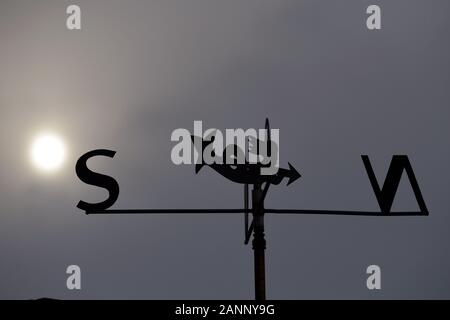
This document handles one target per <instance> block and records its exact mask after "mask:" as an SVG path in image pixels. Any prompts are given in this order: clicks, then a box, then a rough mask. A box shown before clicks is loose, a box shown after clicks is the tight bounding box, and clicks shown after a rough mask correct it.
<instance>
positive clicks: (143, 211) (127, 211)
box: [86, 209, 246, 214]
mask: <svg viewBox="0 0 450 320" xmlns="http://www.w3.org/2000/svg"><path fill="white" fill-rule="evenodd" d="M245 212H246V210H245V209H106V210H98V211H95V212H89V211H88V212H86V214H164V213H194V214H195V213H199V214H203V213H245Z"/></svg>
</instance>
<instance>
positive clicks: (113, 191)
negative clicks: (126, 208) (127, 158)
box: [75, 149, 119, 214]
mask: <svg viewBox="0 0 450 320" xmlns="http://www.w3.org/2000/svg"><path fill="white" fill-rule="evenodd" d="M115 154H116V152H115V151H111V150H106V149H97V150H92V151H89V152H88V153H86V154H84V155H82V156H81V157H80V159H78V161H77V164H76V166H75V171H76V173H77V176H78V178H80V180H81V181H83V182H84V183H86V184H90V185H93V186H97V187H100V188H104V189H106V190H108V192H109V197H108V199H106V200H105V201H103V202H99V203H88V202H84V201H82V200H81V201H80V202H78V204H77V207H78V208H80V209H81V210H84V211H85V212H86V214H89V213H90V212H94V211H102V210H106V209H107V208H109V207H111V206H112V205H113V204H114V202H116V200H117V198H118V197H119V184H118V183H117V181H116V180H114V179H113V178H112V177H110V176H106V175H103V174H100V173H96V172H93V171H91V170H89V168H88V167H87V161H88V160H89V159H90V158H92V157H96V156H105V157H109V158H114V155H115Z"/></svg>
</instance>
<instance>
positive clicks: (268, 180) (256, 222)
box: [76, 119, 429, 300]
mask: <svg viewBox="0 0 450 320" xmlns="http://www.w3.org/2000/svg"><path fill="white" fill-rule="evenodd" d="M266 130H267V141H266V143H267V148H268V150H267V155H268V156H270V154H271V152H272V151H276V152H277V151H278V149H275V148H278V146H277V145H276V144H275V143H272V141H271V139H270V128H269V121H268V120H267V119H266ZM208 138H209V139H207V140H206V141H205V140H203V139H202V138H200V137H195V136H192V142H193V144H194V145H196V144H195V142H196V140H195V139H202V141H201V144H200V145H201V146H202V150H201V152H203V150H204V149H205V148H206V147H207V146H208V145H209V144H210V143H212V142H213V141H214V137H213V136H211V137H208ZM259 143H260V141H259V140H258V139H256V140H254V141H249V150H247V151H250V152H256V154H257V155H258V149H257V148H256V149H255V146H257V145H258V146H259ZM227 148H232V149H233V150H231V151H233V152H229V153H227V152H226V150H227V149H225V150H224V151H223V154H222V160H224V159H225V158H226V156H227V154H228V155H230V154H231V156H232V157H233V158H235V159H238V155H239V153H240V152H242V153H243V150H241V149H240V148H238V146H237V145H230V146H228V147H227ZM197 151H198V152H200V150H197ZM229 151H230V150H229ZM114 154H115V152H114V151H110V150H103V149H100V150H93V151H90V152H88V153H86V154H85V155H83V156H82V157H80V159H79V160H78V162H77V164H76V173H77V175H78V177H79V178H80V180H81V181H83V182H85V183H87V184H90V185H94V186H98V187H101V188H105V189H107V190H108V192H109V197H108V199H107V200H105V201H103V202H100V203H94V204H92V203H86V202H84V201H80V202H79V203H78V208H80V209H82V210H84V211H85V212H86V214H166V213H174V214H176V213H180V214H191V213H198V214H203V213H208V214H209V213H244V218H245V240H244V243H245V244H248V243H249V241H250V238H251V235H252V234H253V241H252V248H253V251H254V268H255V269H254V272H255V279H254V281H255V299H256V300H265V298H266V291H265V249H266V240H265V236H264V214H265V213H275V214H325V215H346V216H372V217H381V216H382V217H387V216H427V215H428V214H429V212H428V209H427V207H426V205H425V201H424V199H423V196H422V193H421V191H420V188H419V185H418V182H417V179H416V177H415V174H414V171H413V169H412V166H411V163H410V162H409V159H408V156H406V155H394V156H393V157H392V161H391V164H390V166H389V170H388V173H387V176H386V180H385V181H384V184H383V188H382V189H381V188H380V187H379V185H378V182H377V180H376V177H375V174H374V172H373V169H372V166H371V164H370V160H369V157H368V156H367V155H362V156H361V158H362V160H363V163H364V166H365V168H366V171H367V174H368V176H369V180H370V183H371V185H372V188H373V190H374V192H375V195H376V197H377V201H378V204H379V206H380V209H381V211H354V210H320V209H266V208H265V207H264V200H265V197H266V195H267V192H268V190H269V187H270V185H271V184H274V185H278V184H280V183H281V181H282V180H283V179H284V178H288V183H287V184H288V185H289V184H291V183H292V182H294V181H296V180H297V179H298V178H299V177H300V174H299V173H298V172H297V170H295V168H294V167H293V166H292V165H291V164H290V163H288V164H289V169H279V170H278V172H277V173H276V174H273V175H262V174H261V168H263V167H264V166H268V165H269V164H268V163H265V164H263V163H262V162H256V163H250V162H248V161H247V160H246V161H245V162H244V163H242V164H238V163H234V164H233V163H231V164H230V163H229V164H227V163H226V161H222V163H223V164H204V163H199V164H196V166H195V172H196V173H198V172H199V171H200V169H201V168H202V167H203V166H208V167H210V168H212V169H213V170H215V171H216V172H218V173H219V174H221V175H222V176H223V177H225V178H227V179H228V180H230V181H233V182H236V183H241V184H244V208H242V209H241V208H237V209H109V208H110V207H111V206H112V205H113V204H114V202H115V201H116V200H117V198H118V195H119V185H118V183H117V182H116V180H114V179H113V178H112V177H109V176H106V175H101V174H98V173H95V172H93V171H91V170H89V169H88V168H87V164H86V162H87V160H88V159H89V158H91V157H93V156H98V155H101V156H108V157H111V158H112V157H113V156H114ZM242 155H245V153H243V154H241V156H242ZM266 162H267V161H266ZM403 171H406V173H407V175H408V179H409V181H410V184H411V187H412V189H413V191H414V195H415V197H416V200H417V202H418V204H419V208H420V210H419V211H403V212H391V207H392V203H393V201H394V198H395V194H396V192H397V188H398V185H399V183H400V179H401V176H402V173H403ZM250 184H251V185H253V189H252V207H251V208H249V185H250ZM249 213H252V216H253V220H252V222H251V223H250V225H249Z"/></svg>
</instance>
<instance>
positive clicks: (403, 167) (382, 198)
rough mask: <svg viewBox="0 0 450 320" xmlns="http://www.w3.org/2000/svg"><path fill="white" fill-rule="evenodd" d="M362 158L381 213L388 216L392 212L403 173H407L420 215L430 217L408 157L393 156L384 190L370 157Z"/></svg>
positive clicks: (364, 156) (363, 156)
mask: <svg viewBox="0 0 450 320" xmlns="http://www.w3.org/2000/svg"><path fill="white" fill-rule="evenodd" d="M361 158H362V160H363V162H364V166H365V167H366V171H367V175H368V176H369V180H370V184H371V185H372V189H373V191H374V192H375V196H376V197H377V201H378V204H379V206H380V209H381V212H382V213H385V214H388V213H390V212H391V208H392V203H393V202H394V198H395V194H396V193H397V189H398V185H399V184H400V179H401V177H402V173H403V171H406V173H407V175H408V179H409V183H410V185H411V187H412V189H413V191H414V196H415V197H416V201H417V204H418V205H419V208H420V213H422V214H424V215H428V209H427V206H426V204H425V201H424V199H423V197H422V193H421V192H420V188H419V184H418V183H417V179H416V176H415V175H414V171H413V169H412V167H411V163H410V162H409V159H408V156H406V155H394V156H392V160H391V164H390V165H389V169H388V172H387V175H386V179H385V180H384V184H383V188H382V189H380V186H379V185H378V181H377V178H376V177H375V173H374V172H373V169H372V165H371V163H370V160H369V156H367V155H361Z"/></svg>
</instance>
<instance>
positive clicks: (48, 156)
mask: <svg viewBox="0 0 450 320" xmlns="http://www.w3.org/2000/svg"><path fill="white" fill-rule="evenodd" d="M65 157H66V146H65V144H64V141H63V140H62V139H61V138H60V137H59V136H58V135H56V134H53V133H43V134H40V135H38V136H36V137H35V139H34V140H33V143H32V145H31V160H32V162H33V164H34V166H35V167H36V168H37V169H39V170H41V171H45V172H52V171H56V170H57V169H59V168H60V167H61V166H62V164H63V163H64V160H65Z"/></svg>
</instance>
